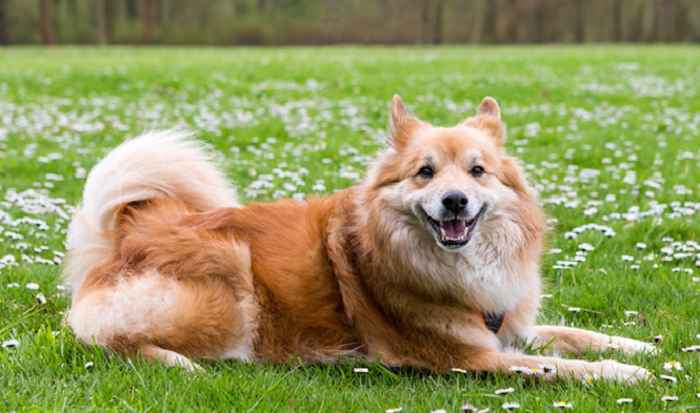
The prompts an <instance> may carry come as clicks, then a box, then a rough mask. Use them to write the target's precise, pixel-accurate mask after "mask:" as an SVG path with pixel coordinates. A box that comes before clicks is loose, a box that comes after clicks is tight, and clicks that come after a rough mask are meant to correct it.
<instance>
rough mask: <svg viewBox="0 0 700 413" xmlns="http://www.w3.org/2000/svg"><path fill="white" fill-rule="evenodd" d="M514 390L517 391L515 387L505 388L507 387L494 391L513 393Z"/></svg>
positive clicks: (497, 392)
mask: <svg viewBox="0 0 700 413" xmlns="http://www.w3.org/2000/svg"><path fill="white" fill-rule="evenodd" d="M514 391H515V389H514V388H512V387H508V388H505V389H498V390H496V391H495V392H494V393H495V394H510V393H513V392H514Z"/></svg>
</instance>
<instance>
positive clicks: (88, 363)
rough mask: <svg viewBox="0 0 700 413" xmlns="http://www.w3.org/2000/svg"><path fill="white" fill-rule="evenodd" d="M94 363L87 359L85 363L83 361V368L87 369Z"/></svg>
mask: <svg viewBox="0 0 700 413" xmlns="http://www.w3.org/2000/svg"><path fill="white" fill-rule="evenodd" d="M94 365H95V363H93V362H92V361H88V362H87V363H85V368H86V369H89V368H90V367H92V366H94Z"/></svg>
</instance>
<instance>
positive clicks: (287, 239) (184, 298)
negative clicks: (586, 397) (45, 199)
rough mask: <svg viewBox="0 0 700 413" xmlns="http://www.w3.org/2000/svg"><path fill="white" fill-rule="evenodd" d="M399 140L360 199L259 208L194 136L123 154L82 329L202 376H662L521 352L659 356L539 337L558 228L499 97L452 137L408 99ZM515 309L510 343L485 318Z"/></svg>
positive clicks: (632, 347) (601, 338)
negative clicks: (546, 245) (227, 365)
mask: <svg viewBox="0 0 700 413" xmlns="http://www.w3.org/2000/svg"><path fill="white" fill-rule="evenodd" d="M391 135H392V136H391V142H390V147H389V148H388V149H386V150H385V151H383V152H381V153H380V154H379V155H378V157H377V159H376V161H375V162H374V163H373V165H372V166H371V167H370V169H369V171H368V173H367V176H366V178H365V179H364V181H363V182H362V183H361V184H360V185H358V186H355V187H351V188H349V189H346V190H344V191H340V192H338V193H336V194H334V195H332V196H327V197H322V198H311V199H309V200H308V201H307V202H301V201H292V200H286V201H282V202H277V203H273V204H252V205H249V206H246V207H240V206H239V205H238V204H237V203H236V201H235V198H234V196H233V194H234V192H233V191H232V190H231V189H229V188H228V187H227V186H226V184H225V183H224V181H223V177H222V174H221V173H220V172H219V171H218V170H217V169H216V167H215V164H214V163H212V161H211V155H210V154H209V152H208V151H207V150H206V149H205V148H203V147H202V146H201V144H199V143H197V142H196V141H193V140H192V139H190V138H189V137H188V136H187V135H186V134H183V133H182V132H177V131H168V132H159V133H151V134H147V135H145V136H142V137H140V138H137V139H135V140H132V141H129V142H127V143H125V144H123V145H122V146H120V147H119V148H117V149H115V150H114V151H113V152H112V153H110V154H109V155H108V156H107V157H106V158H105V159H104V160H103V161H102V162H100V163H99V164H98V165H97V166H96V167H95V168H94V169H93V171H92V172H91V173H90V176H89V177H88V181H87V184H86V189H85V194H84V201H83V205H82V208H81V209H80V210H79V211H78V213H77V215H76V217H75V219H74V222H73V223H72V225H71V228H70V231H69V238H68V242H69V246H70V247H71V248H72V250H73V251H72V254H71V257H70V262H69V264H68V266H67V268H66V278H67V279H68V281H69V282H71V283H72V286H73V291H74V302H73V306H72V308H71V310H70V313H69V315H68V321H69V323H70V325H71V326H72V328H73V329H74V331H75V333H76V335H77V336H78V338H79V339H81V340H82V341H84V342H86V343H94V344H97V345H100V346H104V347H105V348H108V349H110V350H111V351H114V352H117V353H119V354H124V355H127V356H128V355H136V354H141V356H143V357H145V358H148V359H154V360H160V361H162V362H164V363H166V364H168V365H180V366H183V367H185V368H188V369H195V368H197V366H196V365H195V364H194V363H192V362H191V361H190V358H202V357H214V358H238V359H243V360H253V361H259V362H264V361H267V362H273V363H284V362H287V361H288V360H289V359H290V358H291V357H299V358H300V359H301V360H302V361H304V362H332V361H337V360H338V359H339V358H344V357H365V358H368V359H374V358H376V357H380V356H381V361H382V362H383V363H384V364H386V365H388V366H414V367H417V368H422V369H429V370H433V371H447V370H449V369H450V368H453V367H454V368H460V369H465V370H469V371H473V372H477V373H484V372H503V373H505V374H509V373H512V372H511V371H510V368H511V367H513V366H519V367H527V368H538V366H541V365H543V364H548V365H552V366H556V368H557V371H556V373H554V372H551V373H547V375H546V376H547V377H545V378H554V377H564V378H576V379H579V378H581V377H583V376H584V375H585V374H586V373H595V374H599V375H601V376H602V377H603V378H604V379H606V380H610V381H629V382H636V381H639V380H643V379H647V378H648V377H649V373H648V372H647V371H646V370H644V369H643V368H640V367H636V366H628V365H623V364H619V363H616V362H614V361H610V360H605V361H600V362H594V363H588V362H583V361H576V360H565V359H559V358H552V357H541V356H527V355H523V354H519V353H517V352H513V351H511V350H509V348H510V347H512V346H515V345H517V344H519V343H521V344H522V343H525V342H533V341H534V343H535V346H542V345H543V344H546V343H548V342H550V341H551V340H553V345H552V346H549V348H548V351H549V352H552V351H564V352H570V353H579V352H582V351H585V350H586V349H587V348H591V347H592V348H594V349H597V350H602V349H604V348H605V347H606V345H608V343H614V344H617V345H618V346H620V347H621V348H622V349H623V350H624V351H626V352H627V353H634V352H638V351H650V350H652V349H653V347H652V346H651V345H649V344H646V343H641V342H637V341H634V340H628V339H623V338H619V337H609V336H606V335H603V334H598V333H594V332H588V331H583V330H577V329H571V328H564V327H555V326H540V327H536V326H535V325H534V321H535V317H536V315H537V312H538V308H539V297H540V280H539V256H540V253H541V248H542V234H543V231H544V229H545V228H544V220H543V216H542V213H541V211H540V208H539V206H538V200H537V196H536V194H535V193H534V191H533V190H532V189H531V188H530V187H529V186H528V184H527V182H526V181H525V179H524V177H523V175H522V172H521V170H520V168H519V166H518V164H517V163H516V161H515V160H514V159H513V158H511V157H509V156H508V155H507V154H506V153H505V150H504V142H505V130H504V128H503V126H502V124H501V121H500V110H499V108H498V105H497V104H496V101H495V100H493V99H491V98H486V99H484V101H483V103H482V104H481V106H480V107H479V110H478V111H477V114H476V116H475V117H473V118H469V119H467V120H465V121H464V122H463V123H461V124H459V125H457V126H455V127H451V128H441V127H434V126H432V125H429V124H427V123H425V122H423V121H420V120H419V119H417V118H415V117H413V116H411V115H409V114H408V113H407V112H406V110H405V108H404V105H403V103H402V102H401V100H400V99H399V98H398V96H396V97H395V98H394V101H393V105H392V133H391ZM477 166H478V167H483V170H484V171H485V172H484V173H483V174H479V170H478V169H474V168H475V167H477ZM424 167H429V168H430V171H429V172H430V173H428V172H425V173H422V172H420V171H424V169H421V168H424ZM450 191H452V192H455V191H456V192H457V193H459V194H462V195H463V196H464V197H465V198H464V203H465V204H466V206H465V207H464V208H463V210H459V212H455V213H454V216H452V215H450V218H440V217H443V216H445V214H452V212H450V211H451V210H449V211H448V210H447V209H446V208H448V207H447V204H446V201H445V196H446V195H445V194H447V193H450ZM467 201H468V203H467ZM455 211H456V210H455ZM431 222H432V224H431ZM450 223H453V224H450ZM431 225H433V226H432V227H431ZM444 225H448V226H449V225H455V228H457V226H459V231H462V227H465V226H467V225H469V227H465V229H464V234H468V235H460V236H461V237H462V238H460V239H459V241H454V242H452V241H451V239H449V238H445V237H446V236H447V235H445V234H446V233H445V232H444V230H442V229H441V230H440V231H442V232H440V231H438V229H436V228H438V227H440V228H443V226H444ZM448 230H449V228H448ZM454 231H457V230H456V229H455V230H454ZM441 234H442V235H441ZM455 236H456V235H455ZM454 239H455V240H456V239H457V238H454ZM465 239H466V242H465V241H464V240H465ZM504 311H505V312H506V313H507V317H506V318H505V321H504V324H503V325H502V328H501V329H500V330H499V331H498V334H494V333H492V332H491V331H489V330H488V329H487V328H486V326H485V325H484V322H483V321H482V319H481V313H482V312H504Z"/></svg>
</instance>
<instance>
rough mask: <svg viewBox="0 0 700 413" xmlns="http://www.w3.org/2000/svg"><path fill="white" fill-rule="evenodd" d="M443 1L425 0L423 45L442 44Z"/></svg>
mask: <svg viewBox="0 0 700 413" xmlns="http://www.w3.org/2000/svg"><path fill="white" fill-rule="evenodd" d="M444 4H445V3H444V1H443V0H423V33H422V35H423V36H422V37H423V39H422V40H423V43H432V44H440V43H442V31H443V29H442V20H443V16H442V15H443V8H444V7H443V6H444Z"/></svg>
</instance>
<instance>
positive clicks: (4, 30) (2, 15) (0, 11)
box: [0, 0, 12, 45]
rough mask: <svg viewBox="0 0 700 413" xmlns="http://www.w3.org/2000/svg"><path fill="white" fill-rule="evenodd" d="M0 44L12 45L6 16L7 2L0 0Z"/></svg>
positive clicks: (8, 19)
mask: <svg viewBox="0 0 700 413" xmlns="http://www.w3.org/2000/svg"><path fill="white" fill-rule="evenodd" d="M0 44H4V45H8V44H12V36H11V34H10V18H9V16H8V15H7V0H0Z"/></svg>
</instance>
